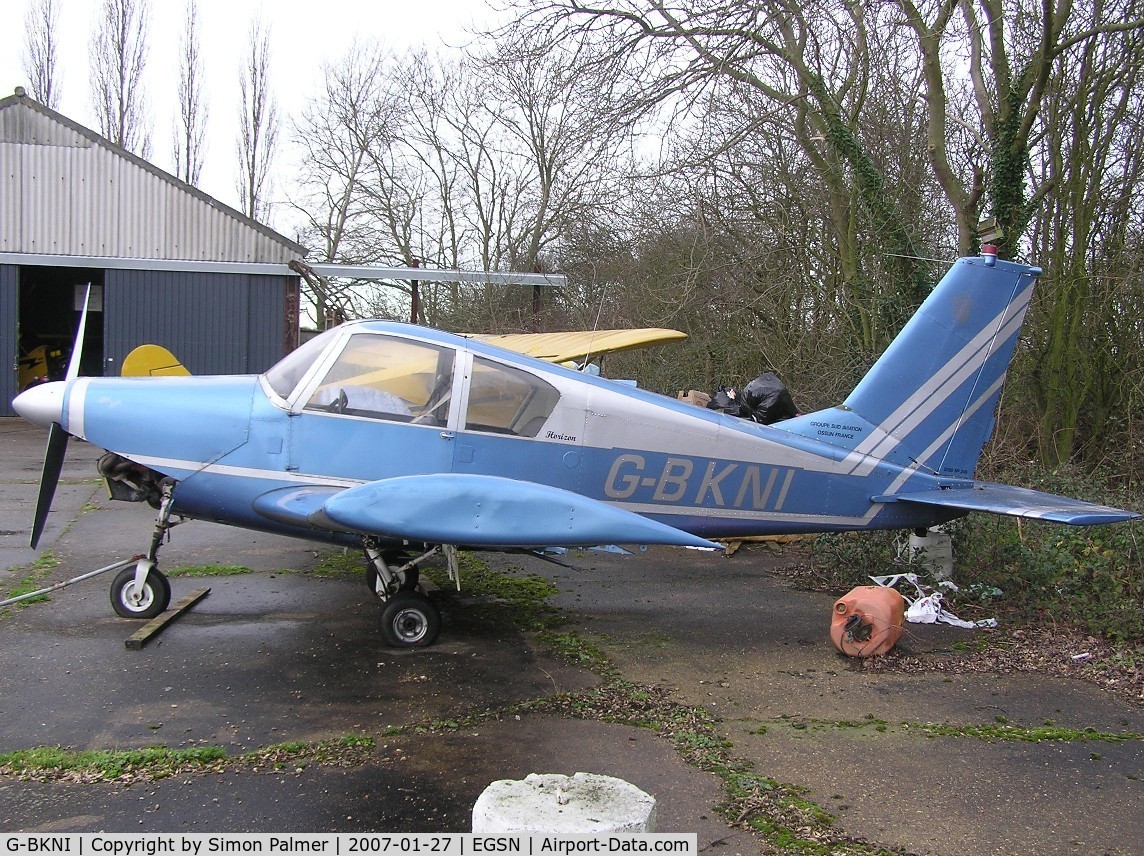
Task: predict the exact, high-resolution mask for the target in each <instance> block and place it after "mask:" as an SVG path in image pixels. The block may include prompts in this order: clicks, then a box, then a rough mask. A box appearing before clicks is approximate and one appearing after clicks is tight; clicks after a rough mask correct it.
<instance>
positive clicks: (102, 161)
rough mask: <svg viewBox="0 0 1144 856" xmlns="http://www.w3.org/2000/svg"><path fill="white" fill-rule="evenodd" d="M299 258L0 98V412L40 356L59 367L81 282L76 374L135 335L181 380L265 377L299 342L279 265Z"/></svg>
mask: <svg viewBox="0 0 1144 856" xmlns="http://www.w3.org/2000/svg"><path fill="white" fill-rule="evenodd" d="M305 252H306V250H305V248H304V247H302V246H301V245H299V244H297V243H295V242H294V241H291V240H290V239H288V238H285V237H283V236H282V235H280V234H278V233H277V232H274V231H273V230H271V229H269V228H267V227H266V226H263V225H262V224H260V223H258V222H256V221H254V220H252V219H250V218H249V217H245V216H244V215H242V214H240V213H239V212H238V211H235V210H233V209H231V208H229V207H227V206H226V205H223V204H222V203H220V202H218V201H217V200H215V199H213V198H211V197H210V196H207V195H206V194H205V193H202V192H201V191H199V190H198V189H196V188H194V187H192V186H190V185H188V184H186V183H184V182H182V181H179V180H178V179H177V178H175V177H174V176H172V175H169V174H168V173H166V172H164V171H163V170H161V169H158V168H157V167H155V166H154V165H152V164H150V163H148V162H147V161H145V160H143V159H141V158H139V157H136V156H135V155H133V154H131V153H130V152H127V151H125V150H124V149H121V148H119V147H118V146H116V145H115V144H113V143H111V142H110V141H108V140H107V139H105V138H104V137H102V136H100V135H99V134H97V133H95V132H94V131H92V130H90V129H88V128H85V127H83V126H82V125H79V124H77V123H76V122H73V121H72V120H70V119H68V118H67V117H65V116H63V115H61V114H59V113H56V112H55V111H53V110H50V109H48V108H47V107H44V106H43V105H42V104H39V103H37V102H36V101H34V100H32V99H31V98H28V97H27V96H26V95H24V94H23V92H22V90H19V89H17V90H16V94H15V95H11V96H9V97H6V98H3V99H0V366H4V367H5V370H3V371H0V415H13V412H12V410H11V400H12V398H13V397H15V395H16V394H17V392H18V391H19V389H20V387H21V385H22V384H21V374H23V375H24V382H25V383H26V382H27V381H28V377H29V373H30V372H31V371H32V368H33V365H35V366H37V367H38V368H37V370H39V367H43V365H44V361H43V360H40V359H37V358H40V357H42V358H45V359H46V361H47V363H48V365H49V366H50V365H51V364H52V363H53V362H59V361H61V360H62V362H63V363H64V364H66V360H67V355H68V354H69V353H70V350H71V343H72V340H73V337H74V335H75V330H76V325H77V323H78V318H79V313H80V310H81V309H82V306H83V295H84V293H85V292H86V290H87V286H88V285H89V284H90V285H91V286H92V289H91V292H92V299H91V302H90V305H89V312H91V313H93V314H91V315H90V317H89V322H88V325H87V331H88V332H87V339H86V341H85V343H84V350H83V362H82V372H83V373H84V374H88V375H110V374H118V373H119V368H120V366H121V365H122V362H123V359H124V357H126V356H127V354H128V353H129V352H130V351H131V350H132V349H133V348H135V347H136V346H137V345H140V344H144V343H155V344H159V345H163V346H164V347H166V348H168V349H169V350H171V351H172V352H173V353H174V354H175V355H176V356H178V357H179V359H180V360H181V361H182V362H183V364H184V365H185V366H186V367H187V368H188V369H189V370H190V371H191V373H192V374H215V373H227V374H229V373H247V372H259V371H263V370H264V369H266V368H268V367H269V366H270V365H272V364H273V363H274V362H275V361H277V360H278V359H279V358H280V357H281V356H282V355H283V354H284V353H286V352H287V351H289V350H290V349H292V348H293V347H294V346H295V345H296V344H297V335H298V300H299V279H298V276H297V275H295V274H294V273H293V272H291V271H290V270H289V269H288V268H287V267H286V265H287V264H289V262H290V261H292V260H295V259H301V258H302V257H303V256H304V255H305ZM21 365H22V366H23V371H22V372H21ZM11 367H15V369H14V370H12V368H11Z"/></svg>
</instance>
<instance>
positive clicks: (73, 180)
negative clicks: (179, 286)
mask: <svg viewBox="0 0 1144 856" xmlns="http://www.w3.org/2000/svg"><path fill="white" fill-rule="evenodd" d="M0 253H16V254H35V255H53V256H56V255H60V256H79V257H113V258H116V257H117V258H133V259H168V260H179V259H181V260H188V261H200V262H242V263H256V264H286V263H288V262H289V261H291V260H292V259H297V258H301V257H303V256H305V253H306V249H305V247H303V246H302V245H301V244H298V243H297V242H295V241H292V240H290V239H289V238H287V237H285V236H283V235H281V234H279V233H277V232H275V231H274V230H273V229H271V228H269V227H268V226H265V225H263V224H261V223H259V222H257V221H255V220H253V219H251V218H250V217H247V216H245V215H244V214H242V213H240V212H238V211H236V210H235V209H233V208H231V207H229V206H227V205H224V204H223V203H221V202H219V201H218V200H217V199H214V198H213V197H211V196H208V195H207V194H205V193H203V192H202V191H201V190H199V189H198V188H196V187H193V186H192V185H190V184H187V183H186V182H183V181H180V180H179V179H178V178H176V177H175V176H173V175H171V174H170V173H168V172H165V171H163V170H161V169H159V168H158V167H157V166H155V165H154V164H152V163H149V162H148V161H146V160H144V159H142V158H140V157H138V156H136V155H134V154H132V153H131V152H129V151H127V150H126V149H123V148H121V147H119V146H117V145H115V144H114V143H113V142H111V141H110V140H108V139H107V138H106V137H103V136H101V135H100V134H98V133H96V132H95V131H92V130H91V129H90V128H85V127H84V126H83V125H80V124H79V123H77V122H74V121H72V120H71V119H69V118H67V117H66V116H64V115H62V114H60V113H57V112H56V111H54V110H51V109H49V108H48V107H45V106H44V105H43V104H40V103H39V102H37V101H35V100H33V99H32V98H29V97H28V96H27V95H25V94H23V90H21V89H17V91H16V94H15V95H10V96H8V97H6V98H0Z"/></svg>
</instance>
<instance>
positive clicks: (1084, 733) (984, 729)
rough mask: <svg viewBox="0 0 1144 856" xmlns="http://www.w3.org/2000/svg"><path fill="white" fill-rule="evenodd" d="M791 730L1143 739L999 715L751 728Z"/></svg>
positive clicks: (799, 721) (990, 739)
mask: <svg viewBox="0 0 1144 856" xmlns="http://www.w3.org/2000/svg"><path fill="white" fill-rule="evenodd" d="M784 728H786V729H791V730H794V731H827V730H833V731H854V732H861V731H866V730H871V731H877V732H878V733H880V734H885V733H887V732H894V733H905V734H921V735H924V736H925V737H973V738H976V739H977V740H983V741H985V742H986V743H996V742H998V741H1002V740H1010V741H1023V742H1026V743H1041V742H1043V741H1047V740H1048V741H1061V742H1088V741H1094V740H1095V741H1102V742H1105V743H1124V742H1127V741H1132V740H1141V739H1144V734H1138V733H1136V732H1133V731H1123V732H1120V731H1098V730H1097V729H1095V728H1063V727H1061V726H1057V725H1053V724H1052V723H1051V722H1046V723H1045V724H1044V725H1034V726H1025V725H1013V724H1011V723H1010V722H1009V721H1008V720H1007V719H1006V717H1004V716H998V717H997V718H996V719H995V721H994V722H988V723H984V724H981V725H951V724H949V723H932V722H899V723H896V724H895V723H889V722H887V721H886V720H884V719H878V718H876V717H875V716H873V715H872V714H869V715H867V716H866V718H865V719H859V720H822V719H806V718H804V717H793V716H788V715H783V716H779V717H777V718H776V719H775V720H773V721H771V722H768V723H767V724H766V725H762V726H760V727H759V728H757V729H755V730H753V731H752V732H751V733H752V734H767V733H768V731H769V730H770V729H775V730H778V729H784Z"/></svg>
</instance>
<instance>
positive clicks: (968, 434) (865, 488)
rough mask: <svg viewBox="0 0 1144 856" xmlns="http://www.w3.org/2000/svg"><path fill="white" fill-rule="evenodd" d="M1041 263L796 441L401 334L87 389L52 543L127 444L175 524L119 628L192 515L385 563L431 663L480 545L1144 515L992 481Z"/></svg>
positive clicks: (974, 263) (161, 581)
mask: <svg viewBox="0 0 1144 856" xmlns="http://www.w3.org/2000/svg"><path fill="white" fill-rule="evenodd" d="M989 249H991V248H987V250H989ZM1040 272H1041V271H1040V270H1039V269H1038V268H1035V267H1029V266H1026V265H1021V264H1016V263H1013V262H1007V261H1001V260H998V259H997V258H996V255H995V252H993V253H991V252H986V253H985V254H983V255H982V256H980V257H975V258H963V259H960V260H958V261H957V262H956V263H955V264H954V265H953V267H952V268H951V270H950V271H949V272H948V273H947V274H946V276H945V277H944V278H943V279H942V281H941V282H940V283H939V285H938V286H937V287H936V289H935V290H934V291H933V292H932V294H931V295H930V296H929V297H928V299H927V300H926V301H925V303H924V304H923V305H922V306H921V308H920V309H919V310H918V312H917V313H916V315H914V317H913V318H911V319H910V321H909V322H908V323H907V324H906V326H905V328H904V329H903V330H902V332H901V333H900V334H899V335H898V337H897V338H896V339H895V340H894V341H893V342H892V343H891V344H890V346H889V348H888V349H887V350H886V352H885V353H884V354H883V355H882V356H881V357H880V358H879V360H878V361H877V362H876V363H875V365H874V366H873V367H872V368H871V370H870V371H869V373H868V374H867V375H866V376H865V377H864V378H863V379H862V381H861V382H860V383H859V384H858V386H857V388H856V389H855V390H854V391H853V392H852V393H851V394H850V395H849V397H847V399H846V400H845V402H843V403H842V404H840V405H838V406H836V407H831V408H828V409H826V410H821V411H819V412H816V413H810V414H805V415H800V416H796V417H795V418H793V419H789V420H787V421H784V422H781V423H778V424H774V425H760V424H756V423H754V422H751V421H749V420H744V419H740V418H736V417H733V416H728V415H725V414H723V413H720V412H717V411H715V410H709V409H704V408H700V407H696V406H695V405H692V404H689V403H684V402H680V401H676V400H675V399H671V398H668V397H665V396H662V395H657V394H655V393H652V392H648V391H644V390H640V389H637V388H634V387H633V386H631V385H629V384H622V383H618V382H614V381H610V380H606V379H603V378H599V377H592V376H589V375H588V374H586V373H584V372H578V371H575V370H572V369H569V368H564V367H562V366H559V365H554V364H552V363H548V362H544V361H541V360H537V359H533V358H530V357H526V356H523V355H521V354H519V353H515V352H512V351H508V350H504V349H502V348H498V347H495V346H493V345H490V344H487V343H484V342H481V341H478V340H474V339H469V338H464V337H460V336H456V335H451V334H448V333H443V332H438V331H435V330H431V329H427V328H423V327H415V326H410V325H405V324H398V323H390V322H383V321H358V322H352V323H348V324H343V325H341V326H340V327H336V328H334V329H332V330H329V331H327V332H325V333H323V334H322V335H320V336H318V337H316V338H314V339H313V340H311V341H310V342H308V343H306V344H304V345H303V346H302V347H300V348H298V349H297V350H296V351H294V352H293V353H291V354H289V355H288V356H286V357H285V358H284V359H283V360H282V361H281V362H279V363H278V364H277V365H276V366H274V367H273V368H272V369H270V370H269V371H268V372H266V373H265V374H262V375H257V376H218V377H150V378H94V377H93V378H86V377H85V378H81V377H75V376H74V372H73V373H72V376H71V377H69V379H68V380H65V381H59V382H55V383H49V384H45V385H42V386H38V387H34V388H32V389H30V390H28V391H26V392H24V393H23V394H21V395H20V396H19V397H18V398H16V400H15V401H14V402H13V406H14V407H15V409H16V410H17V412H18V413H19V414H20V415H21V416H23V417H24V418H25V419H28V420H29V421H31V422H34V423H36V424H38V425H42V426H44V427H49V428H50V429H51V431H50V434H49V443H48V452H47V455H46V461H45V469H44V476H43V479H42V482H41V498H40V500H39V502H38V507H37V510H36V521H35V525H34V527H33V546H34V544H35V541H36V540H37V539H38V537H39V535H40V532H41V531H42V528H43V523H44V519H45V518H46V515H47V511H48V506H49V505H50V502H51V495H52V492H53V491H54V487H55V482H56V481H57V480H58V477H59V469H60V466H61V463H62V459H63V454H64V447H65V445H66V438H67V436H68V435H72V436H76V437H81V438H83V439H84V440H86V441H88V442H89V443H92V444H94V445H96V446H99V447H101V448H104V449H106V450H108V455H106V456H104V458H103V460H102V461H101V464H100V469H101V472H102V473H103V475H104V476H105V477H106V478H107V480H108V484H109V488H110V490H111V493H112V496H113V498H119V499H130V500H136V501H143V500H146V501H149V502H150V503H151V504H152V505H154V506H155V507H157V508H159V515H158V519H157V521H156V528H155V535H154V538H153V540H152V545H151V550H150V552H149V553H148V555H147V557H146V558H143V559H140V560H139V562H138V564H137V565H135V566H134V567H130V566H129V567H127V568H125V569H124V570H123V571H121V572H120V574H119V575H118V577H117V578H116V581H115V583H113V586H112V603H113V605H114V606H115V609H116V611H117V612H118V613H119V614H121V615H125V616H136V617H150V616H153V615H155V614H157V613H159V612H161V611H162V610H164V609H165V608H166V607H167V605H168V602H169V599H170V587H169V585H168V584H167V581H166V579H165V578H164V577H163V575H162V573H161V572H160V571H159V570H158V569H157V567H156V559H157V552H158V547H159V544H161V543H162V541H163V538H164V536H165V534H166V532H167V529H168V528H169V527H170V526H171V525H173V524H172V523H171V522H170V518H171V516H172V515H174V516H177V517H183V518H195V519H201V520H211V521H216V522H219V523H226V524H230V525H235V526H242V527H247V528H250V529H256V530H262V531H267V532H275V533H281V534H286V535H294V536H298V537H302V538H308V539H315V540H322V541H327V542H332V543H335V544H343V545H355V546H359V547H362V548H364V550H365V553H366V555H367V557H368V560H369V561H368V569H367V576H368V579H369V582H370V585H371V587H372V588H373V590H374V591H375V592H376V593H377V595H378V597H379V598H380V599H381V600H382V602H383V608H382V631H383V635H384V636H385V638H386V640H387V641H388V642H389V643H390V644H393V645H398V646H421V645H428V644H430V643H431V642H432V641H433V640H434V639H435V637H436V636H437V633H438V630H439V628H440V615H439V613H438V611H437V608H436V607H435V606H434V604H433V602H432V601H431V600H430V599H429V598H427V597H426V596H425V595H424V594H422V593H420V592H419V591H417V590H416V584H417V578H418V572H417V567H418V564H419V563H420V562H422V561H424V560H425V559H426V558H427V557H428V556H430V555H433V554H434V553H436V552H437V551H438V550H443V551H444V553H445V555H446V556H447V557H449V559H450V568H451V569H452V570H455V567H456V565H455V551H456V548H465V547H467V548H479V549H493V550H522V549H523V550H534V549H538V548H544V547H550V546H565V547H571V546H593V545H601V544H672V545H686V546H695V547H719V546H720V545H718V544H717V543H716V540H718V539H730V538H737V537H744V536H749V535H763V534H779V533H804V532H828V531H842V530H864V529H922V528H927V527H932V526H935V525H938V524H941V523H945V522H947V521H950V520H952V519H954V518H957V517H960V516H963V515H965V514H966V513H968V512H971V511H988V512H994V513H999V514H1008V515H1014V516H1017V517H1026V518H1035V519H1041V520H1050V521H1056V522H1060V523H1070V524H1080V525H1091V524H1105V523H1114V522H1117V521H1124V520H1129V519H1132V518H1135V517H1139V516H1140V515H1138V514H1134V513H1132V512H1129V511H1123V510H1119V509H1115V508H1108V507H1105V506H1100V505H1094V504H1091V503H1087V502H1081V501H1077V500H1073V499H1068V498H1065V497H1060V496H1054V495H1052V494H1047V493H1041V492H1037V491H1033V490H1027V489H1024V488H1020V487H1012V486H1007V485H1000V484H991V483H987V482H982V481H977V480H975V479H974V478H973V473H974V470H975V468H976V465H977V461H978V457H979V456H980V453H981V449H982V446H983V445H984V443H985V442H986V440H987V439H988V438H989V436H990V433H991V432H992V429H993V420H994V410H995V408H996V405H997V402H998V398H999V396H1000V394H1001V386H1002V382H1003V380H1004V377H1005V373H1006V371H1007V368H1008V366H1009V362H1010V360H1011V358H1012V356H1013V351H1014V348H1015V347H1016V343H1017V337H1018V334H1019V332H1020V329H1021V323H1022V320H1023V318H1024V315H1025V311H1026V309H1027V308H1028V305H1029V300H1030V298H1031V296H1032V294H1033V287H1034V284H1035V282H1036V279H1037V276H1038V275H1039V274H1040ZM81 326H82V325H81ZM77 350H78V349H77Z"/></svg>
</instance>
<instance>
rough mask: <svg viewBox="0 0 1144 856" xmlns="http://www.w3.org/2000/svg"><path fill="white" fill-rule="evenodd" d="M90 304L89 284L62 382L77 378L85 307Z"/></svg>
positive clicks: (85, 315) (85, 326)
mask: <svg viewBox="0 0 1144 856" xmlns="http://www.w3.org/2000/svg"><path fill="white" fill-rule="evenodd" d="M89 303H91V283H90V282H89V283H88V284H87V291H85V292H84V294H83V311H82V312H80V314H79V329H77V330H76V331H75V344H74V345H72V352H71V358H70V359H69V360H68V373H67V377H65V378H64V380H75V379H76V378H77V377H79V363H80V360H81V359H83V334H84V332H85V331H86V330H87V307H88V304H89Z"/></svg>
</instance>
